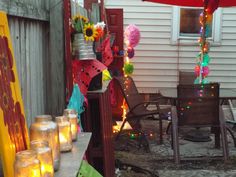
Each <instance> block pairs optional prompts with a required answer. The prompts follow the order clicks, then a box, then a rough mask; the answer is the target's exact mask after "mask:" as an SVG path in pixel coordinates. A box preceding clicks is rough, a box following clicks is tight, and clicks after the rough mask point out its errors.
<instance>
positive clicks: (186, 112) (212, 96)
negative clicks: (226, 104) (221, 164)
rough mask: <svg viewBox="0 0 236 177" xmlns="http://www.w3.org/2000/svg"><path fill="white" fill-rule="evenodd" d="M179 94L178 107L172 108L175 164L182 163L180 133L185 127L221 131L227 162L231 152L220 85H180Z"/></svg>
mask: <svg viewBox="0 0 236 177" xmlns="http://www.w3.org/2000/svg"><path fill="white" fill-rule="evenodd" d="M177 94H178V98H177V102H176V107H172V110H171V114H172V133H173V135H172V138H173V149H174V160H175V163H176V164H179V163H180V152H179V140H178V136H179V134H178V132H179V128H184V127H211V128H212V127H214V128H215V129H216V130H218V132H219V131H220V133H221V141H222V148H223V156H224V160H225V161H227V160H228V159H229V151H228V144H227V137H226V126H225V121H224V117H223V112H222V107H221V106H220V104H219V84H217V83H212V84H205V85H200V84H195V85H194V84H191V85H178V87H177ZM219 129H220V130H219ZM215 135H217V133H216V134H215ZM218 135H219V133H218ZM217 138H219V136H215V141H217Z"/></svg>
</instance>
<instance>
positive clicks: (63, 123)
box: [56, 116, 72, 152]
mask: <svg viewBox="0 0 236 177" xmlns="http://www.w3.org/2000/svg"><path fill="white" fill-rule="evenodd" d="M56 122H57V125H58V129H59V141H60V151H61V152H66V151H70V150H71V149H72V138H71V128H70V122H69V119H68V117H66V116H58V117H56Z"/></svg>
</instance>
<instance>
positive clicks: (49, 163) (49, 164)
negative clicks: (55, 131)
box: [30, 140, 54, 177]
mask: <svg viewBox="0 0 236 177" xmlns="http://www.w3.org/2000/svg"><path fill="white" fill-rule="evenodd" d="M30 148H31V149H32V150H34V151H36V152H37V158H38V159H39V161H40V165H41V167H40V168H41V175H42V177H54V170H53V159H52V149H51V148H50V147H49V144H48V142H47V141H45V140H34V141H31V142H30Z"/></svg>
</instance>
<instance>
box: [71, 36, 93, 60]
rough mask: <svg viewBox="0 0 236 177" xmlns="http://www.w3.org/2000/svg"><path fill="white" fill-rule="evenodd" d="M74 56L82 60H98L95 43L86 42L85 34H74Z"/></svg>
mask: <svg viewBox="0 0 236 177" xmlns="http://www.w3.org/2000/svg"><path fill="white" fill-rule="evenodd" d="M72 54H73V56H75V57H77V58H79V59H80V60H93V59H96V55H95V54H94V52H93V42H91V41H88V42H87V41H85V40H84V35H83V33H76V34H74V40H73V43H72Z"/></svg>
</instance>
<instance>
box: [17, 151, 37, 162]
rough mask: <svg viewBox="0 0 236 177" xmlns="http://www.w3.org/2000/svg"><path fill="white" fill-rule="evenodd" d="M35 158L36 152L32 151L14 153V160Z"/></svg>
mask: <svg viewBox="0 0 236 177" xmlns="http://www.w3.org/2000/svg"><path fill="white" fill-rule="evenodd" d="M36 156H37V152H36V151H34V150H24V151H20V152H17V153H16V159H18V160H24V159H31V158H36Z"/></svg>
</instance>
